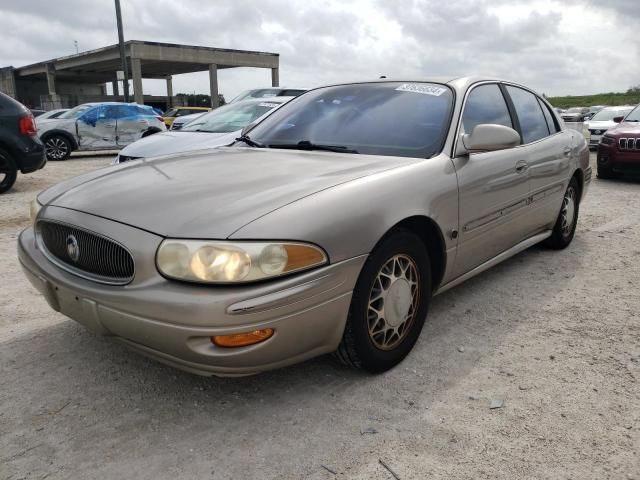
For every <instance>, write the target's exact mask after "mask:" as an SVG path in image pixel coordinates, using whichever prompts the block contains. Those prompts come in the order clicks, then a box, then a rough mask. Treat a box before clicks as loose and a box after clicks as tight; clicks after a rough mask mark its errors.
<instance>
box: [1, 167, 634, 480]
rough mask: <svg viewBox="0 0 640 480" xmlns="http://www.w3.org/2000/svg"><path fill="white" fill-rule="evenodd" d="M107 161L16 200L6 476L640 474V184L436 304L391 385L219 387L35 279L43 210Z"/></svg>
mask: <svg viewBox="0 0 640 480" xmlns="http://www.w3.org/2000/svg"><path fill="white" fill-rule="evenodd" d="M109 160H110V158H107V157H91V158H86V157H85V158H72V159H71V160H69V161H66V162H63V163H50V164H48V165H47V167H46V168H45V169H44V170H42V171H40V172H38V173H37V174H34V175H28V176H20V177H19V178H18V182H17V184H16V186H15V188H14V189H13V190H12V191H11V192H10V193H8V194H5V195H2V196H1V197H0V272H1V273H0V274H1V278H2V280H1V282H2V296H1V297H0V478H2V479H23V478H28V479H31V478H34V479H35V478H45V477H46V478H48V479H92V478H96V479H98V478H99V479H104V478H140V479H143V478H144V479H147V478H148V479H165V478H166V479H174V478H211V479H289V478H291V479H297V478H305V479H314V480H315V479H331V478H349V479H351V478H353V479H393V478H394V477H393V475H392V473H391V472H390V471H389V470H387V469H386V468H385V467H384V466H383V465H382V463H381V462H380V460H382V462H384V463H385V464H386V465H387V466H388V467H389V468H390V469H391V470H393V471H394V472H395V474H396V475H397V478H400V479H403V480H405V479H423V478H446V479H450V478H469V479H479V478H486V479H494V478H504V479H516V478H518V479H530V478H536V479H538V478H539V479H543V478H550V479H556V478H561V479H608V478H611V479H632V478H635V479H638V480H640V458H639V457H640V454H639V453H638V452H640V386H639V384H638V381H639V380H640V341H639V340H640V335H639V334H640V314H639V313H638V312H639V311H640V295H639V294H638V285H640V268H639V265H640V228H638V227H639V225H640V181H629V180H622V181H600V180H597V179H596V180H594V182H593V184H592V186H591V190H590V192H589V195H588V196H587V198H586V200H585V202H584V204H583V205H582V211H581V216H580V223H579V226H578V232H577V235H576V239H575V241H574V242H573V244H572V245H571V246H570V247H569V248H568V249H567V250H565V251H562V252H551V251H546V250H543V249H541V248H537V247H534V248H531V249H530V250H528V251H526V252H524V253H522V254H520V255H518V256H516V257H514V258H512V259H511V260H509V261H507V262H506V263H503V264H501V265H500V266H498V267H496V268H494V269H492V270H490V271H488V272H486V273H484V274H482V275H480V276H478V277H476V278H474V279H472V280H470V281H468V282H467V283H465V284H464V285H462V286H460V287H457V288H455V289H453V290H451V291H449V292H447V293H445V294H443V295H441V296H439V297H436V298H435V299H434V301H433V307H432V311H431V315H430V317H429V319H428V320H427V324H426V326H425V329H424V331H423V333H422V336H421V339H420V341H419V343H418V345H417V346H416V348H415V349H414V351H413V353H412V354H411V355H410V356H409V357H408V358H407V359H406V360H405V361H404V362H403V363H402V364H401V365H400V366H398V367H397V368H395V369H394V370H392V371H390V372H388V373H386V374H384V375H380V376H369V375H365V374H362V373H358V372H353V371H350V370H347V369H344V368H342V367H340V366H337V365H336V364H334V363H333V362H332V361H331V360H330V359H328V358H320V359H316V360H313V361H310V362H307V363H305V364H303V365H298V366H295V367H291V368H288V369H284V370H280V371H276V372H272V373H267V374H262V375H258V376H254V377H247V378H240V379H223V378H201V377H196V376H192V375H189V374H186V373H182V372H179V371H176V370H172V369H171V368H168V367H164V366H162V365H159V364H157V363H155V362H153V361H151V360H147V359H145V358H143V357H140V356H138V355H137V354H135V353H132V352H129V351H128V350H126V349H125V348H124V347H122V346H121V345H119V344H117V343H115V342H113V341H110V340H109V339H108V338H103V337H96V336H94V335H92V334H90V333H88V332H86V331H85V330H84V329H83V328H81V327H80V326H78V325H77V324H75V323H74V322H72V321H71V320H67V319H66V318H65V317H63V316H61V315H59V314H56V313H55V312H53V311H51V310H50V309H49V307H48V306H47V305H46V303H45V301H44V300H43V299H42V298H41V297H40V296H39V295H37V294H36V292H35V290H34V289H32V288H31V286H30V285H29V284H28V283H27V281H26V279H25V278H24V277H23V275H22V273H21V272H20V270H19V267H18V261H17V259H16V255H15V244H16V237H17V235H18V232H19V230H20V229H22V228H23V227H25V226H27V225H28V222H29V219H28V202H29V201H30V200H31V199H32V198H33V196H34V195H35V194H36V193H37V192H38V191H40V190H42V189H43V188H45V187H46V186H48V185H50V184H52V183H55V182H56V181H59V180H62V179H64V178H67V177H69V176H72V175H76V174H78V173H81V172H84V171H88V170H91V169H95V168H98V167H101V166H103V165H106V164H108V162H109ZM492 402H498V403H500V402H503V405H502V407H501V408H496V409H491V408H490V406H491V404H492Z"/></svg>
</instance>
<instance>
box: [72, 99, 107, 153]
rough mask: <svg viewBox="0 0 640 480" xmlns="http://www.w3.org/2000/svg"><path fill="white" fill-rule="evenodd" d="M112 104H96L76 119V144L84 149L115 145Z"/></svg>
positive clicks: (97, 148)
mask: <svg viewBox="0 0 640 480" xmlns="http://www.w3.org/2000/svg"><path fill="white" fill-rule="evenodd" d="M113 107H114V106H113V105H98V106H96V107H93V108H91V109H90V110H88V111H86V112H85V113H84V114H82V115H81V116H80V117H79V118H78V120H77V121H76V127H77V133H78V145H79V146H80V147H81V148H83V149H86V150H99V149H104V148H113V147H115V146H116V118H115V115H116V112H115V110H114V108H113Z"/></svg>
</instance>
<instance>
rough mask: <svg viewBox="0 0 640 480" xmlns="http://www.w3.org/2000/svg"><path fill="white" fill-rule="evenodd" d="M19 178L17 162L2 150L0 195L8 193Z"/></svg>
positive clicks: (0, 157)
mask: <svg viewBox="0 0 640 480" xmlns="http://www.w3.org/2000/svg"><path fill="white" fill-rule="evenodd" d="M17 178H18V167H17V166H16V162H14V161H13V159H12V158H11V157H10V156H9V154H8V153H7V152H5V151H4V150H0V193H4V192H6V191H8V190H9V189H10V188H11V187H13V184H14V183H16V179H17Z"/></svg>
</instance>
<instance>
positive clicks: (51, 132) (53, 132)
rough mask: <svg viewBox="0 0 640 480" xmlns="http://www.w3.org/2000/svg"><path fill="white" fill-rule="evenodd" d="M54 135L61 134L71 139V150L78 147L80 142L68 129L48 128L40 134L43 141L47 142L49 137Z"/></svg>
mask: <svg viewBox="0 0 640 480" xmlns="http://www.w3.org/2000/svg"><path fill="white" fill-rule="evenodd" d="M54 135H60V136H62V137H65V138H66V139H67V140H68V141H69V143H70V144H71V151H73V150H77V149H78V142H77V141H76V139H75V138H74V137H73V135H71V134H70V133H69V132H67V131H66V130H59V129H54V130H47V131H46V132H44V133H43V134H42V135H41V136H40V140H42V143H45V142H46V141H47V139H48V138H50V137H52V136H54Z"/></svg>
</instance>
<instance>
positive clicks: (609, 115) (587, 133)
mask: <svg viewBox="0 0 640 480" xmlns="http://www.w3.org/2000/svg"><path fill="white" fill-rule="evenodd" d="M633 108H634V107H633V106H628V105H624V106H619V107H605V108H603V109H602V110H600V111H599V112H598V113H596V114H595V115H594V116H593V117H592V118H591V120H587V121H585V122H584V126H583V127H582V129H583V130H582V133H583V134H584V137H585V138H586V139H587V143H588V144H589V147H590V148H595V147H597V146H598V143H600V139H601V138H602V136H603V135H604V132H606V131H607V130H609V129H610V128H612V127H614V126H615V125H617V123H616V122H614V121H613V119H614V118H616V117H624V116H625V115H626V114H627V113H629V112H630V111H631V110H633Z"/></svg>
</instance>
